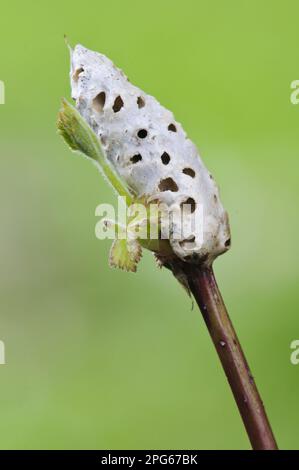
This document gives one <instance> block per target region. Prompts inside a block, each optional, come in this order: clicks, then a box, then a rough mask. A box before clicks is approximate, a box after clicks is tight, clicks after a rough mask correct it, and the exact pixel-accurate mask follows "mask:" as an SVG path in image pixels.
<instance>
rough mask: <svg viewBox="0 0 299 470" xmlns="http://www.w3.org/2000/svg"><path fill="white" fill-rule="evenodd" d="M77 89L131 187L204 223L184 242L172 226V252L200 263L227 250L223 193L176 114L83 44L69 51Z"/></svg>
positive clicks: (82, 108) (107, 150) (85, 114)
mask: <svg viewBox="0 0 299 470" xmlns="http://www.w3.org/2000/svg"><path fill="white" fill-rule="evenodd" d="M71 85H72V97H73V99H74V100H76V107H77V109H78V111H79V112H80V114H81V115H82V116H83V117H84V119H85V120H86V121H87V122H88V124H89V125H90V127H91V128H92V129H93V131H94V132H95V134H96V135H97V137H98V139H99V141H100V143H101V146H102V149H103V151H104V152H105V154H106V156H107V158H108V160H109V161H110V162H111V163H112V164H113V166H114V167H115V169H116V170H117V172H118V173H119V175H120V177H121V178H122V179H123V180H124V181H125V182H126V184H127V186H128V187H129V188H131V190H132V191H134V193H135V194H136V195H137V196H147V197H153V198H158V199H159V200H161V201H163V202H165V203H166V204H167V205H168V207H170V208H171V207H172V206H173V205H176V206H182V204H184V203H187V204H189V207H191V210H190V217H193V218H194V217H195V219H196V218H198V220H199V219H200V220H201V228H200V230H199V231H197V232H196V233H190V234H189V235H188V236H186V237H185V238H184V237H181V238H180V237H177V232H178V231H179V230H178V227H176V226H175V222H174V226H173V227H172V231H171V233H170V234H169V240H170V243H171V246H172V248H173V251H174V253H175V254H176V255H177V256H178V257H179V258H181V259H183V260H189V261H191V262H195V263H196V262H201V261H203V260H205V259H209V260H213V259H214V258H216V256H218V255H219V254H221V253H223V252H224V251H226V250H227V249H228V248H229V245H230V230H229V224H228V217H227V213H226V211H225V210H224V208H223V206H222V204H221V202H220V198H219V191H218V187H217V185H216V183H215V181H214V180H213V178H212V176H211V174H210V173H209V171H208V170H207V168H206V167H205V166H204V164H203V162H202V160H201V158H200V156H199V153H198V150H197V148H196V146H195V145H194V144H193V143H192V142H191V140H190V139H189V138H188V137H187V136H186V133H185V132H184V130H183V128H182V126H181V124H179V123H178V122H177V121H176V120H175V119H174V116H173V114H172V113H171V112H170V111H168V110H167V109H165V108H164V107H163V106H162V105H161V104H160V103H159V102H158V101H157V100H156V99H155V98H154V97H153V96H150V95H148V94H146V93H145V92H143V91H142V90H140V89H139V88H138V87H136V86H134V85H132V84H131V83H130V82H129V81H128V79H127V77H126V76H125V75H124V73H123V72H122V71H121V70H120V69H118V68H117V67H116V66H115V65H114V64H113V63H112V62H111V60H110V59H108V58H107V57H105V56H104V55H102V54H99V53H97V52H93V51H90V50H88V49H86V48H85V47H83V46H81V45H77V46H76V47H75V48H74V49H73V50H72V51H71ZM197 225H198V224H197ZM175 235H176V236H175Z"/></svg>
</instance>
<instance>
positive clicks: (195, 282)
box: [184, 264, 277, 450]
mask: <svg viewBox="0 0 299 470" xmlns="http://www.w3.org/2000/svg"><path fill="white" fill-rule="evenodd" d="M184 271H185V273H186V275H187V278H188V282H189V285H190V290H191V292H192V294H193V296H194V298H195V300H196V302H197V304H198V306H199V308H200V310H201V312H202V315H203V318H204V321H205V323H206V325H207V328H208V330H209V333H210V335H211V338H212V341H213V343H214V345H215V348H216V350H217V353H218V356H219V359H220V361H221V364H222V367H223V369H224V372H225V374H226V377H227V379H228V382H229V384H230V387H231V390H232V392H233V395H234V397H235V400H236V403H237V405H238V408H239V411H240V414H241V417H242V419H243V422H244V425H245V428H246V431H247V434H248V437H249V439H250V442H251V445H252V448H253V449H254V450H275V449H277V444H276V441H275V437H274V435H273V432H272V430H271V426H270V423H269V421H268V418H267V415H266V412H265V409H264V406H263V402H262V400H261V397H260V395H259V392H258V389H257V387H256V385H255V382H254V379H253V376H252V375H251V372H250V370H249V366H248V363H247V361H246V358H245V356H244V353H243V351H242V348H241V345H240V343H239V340H238V338H237V335H236V333H235V330H234V327H233V325H232V323H231V321H230V318H229V316H228V313H227V310H226V307H225V304H224V302H223V299H222V297H221V294H220V292H219V288H218V286H217V283H216V279H215V276H214V273H213V269H212V268H211V267H194V266H192V265H187V264H185V266H184Z"/></svg>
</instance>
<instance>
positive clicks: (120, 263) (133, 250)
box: [109, 239, 142, 272]
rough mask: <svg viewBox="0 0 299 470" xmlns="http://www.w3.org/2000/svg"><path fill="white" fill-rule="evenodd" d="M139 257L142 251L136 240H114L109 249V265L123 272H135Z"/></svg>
mask: <svg viewBox="0 0 299 470" xmlns="http://www.w3.org/2000/svg"><path fill="white" fill-rule="evenodd" d="M141 256H142V249H141V246H140V244H139V242H138V240H136V239H131V240H130V239H129V240H114V242H113V244H112V246H111V249H110V255H109V264H110V266H112V267H116V268H120V269H124V270H125V271H131V272H136V269H137V264H138V262H139V261H140V258H141Z"/></svg>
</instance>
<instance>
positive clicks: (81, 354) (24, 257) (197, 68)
mask: <svg viewBox="0 0 299 470" xmlns="http://www.w3.org/2000/svg"><path fill="white" fill-rule="evenodd" d="M298 15H299V5H298V2H297V1H295V0H294V1H290V0H287V1H284V2H272V1H263V2H260V1H257V0H254V1H252V0H251V1H241V2H240V1H226V2H222V1H195V0H193V1H192V0H185V1H184V2H178V1H177V2H174V1H173V0H172V1H170V0H163V1H161V0H151V1H150V2H140V1H134V0H126V1H121V0H118V1H113V0H110V1H109V2H103V1H90V0H86V1H84V2H79V1H65V2H61V1H57V0H52V1H51V2H45V1H40V2H35V1H28V0H26V1H24V2H20V1H18V2H17V1H13V0H11V1H10V2H6V3H5V5H4V4H2V5H1V28H0V79H1V80H3V81H4V82H5V85H6V104H5V105H2V106H0V132H1V140H0V152H1V161H0V175H1V183H0V192H1V194H0V204H1V214H2V216H1V240H0V241H1V244H0V250H1V258H0V259H1V270H0V277H1V282H0V290H1V292H0V294H1V317H0V339H1V340H3V341H4V342H5V346H6V362H7V364H6V365H2V366H0V417H1V418H0V447H1V448H9V449H11V448H17V449H19V448H22V449H23V448H25V449H27V448H33V449H39V448H51V449H52V448H59V449H60V448H61V449H76V448H86V449H89V448H102V449H116V448H121V449H138V448H147V449H153V448H156V449H176V448H181V449H191V448H196V449H227V448H233V449H243V448H249V443H248V440H247V437H246V435H245V432H244V429H243V426H242V423H241V420H240V418H239V415H238V412H237V410H236V406H235V404H234V402H233V399H232V396H231V392H230V390H229V387H228V385H227V383H226V379H225V377H224V374H223V372H222V370H221V367H220V365H219V363H218V359H217V357H216V353H215V351H214V349H213V346H212V344H211V341H210V339H209V336H208V334H207V331H206V327H205V325H204V323H203V320H202V318H201V315H200V313H199V312H198V310H197V308H194V310H193V311H192V310H191V301H190V300H189V299H188V298H187V296H186V295H185V293H184V292H183V290H182V289H181V288H180V286H179V285H178V284H177V283H176V282H175V280H174V279H173V278H172V277H171V275H170V274H169V273H168V272H166V271H165V270H162V271H159V270H158V269H157V268H156V267H155V263H154V260H153V258H152V256H151V254H149V253H146V254H145V255H144V257H143V260H142V262H141V264H140V265H139V270H138V273H137V274H125V273H123V272H121V271H116V270H111V269H109V267H108V263H107V257H108V250H109V245H110V242H108V241H99V240H97V239H96V238H95V235H94V227H95V223H96V218H95V215H94V210H95V207H96V205H98V204H99V203H101V202H111V203H116V199H115V197H114V194H113V193H112V191H111V190H110V189H109V188H108V187H107V186H106V183H105V182H104V181H103V180H102V178H101V176H100V175H99V174H98V173H97V171H96V170H95V168H94V167H93V166H92V165H91V164H90V163H89V162H88V161H87V160H84V159H81V158H79V157H77V156H74V155H73V154H71V152H70V151H69V150H68V149H67V147H66V146H65V145H64V143H63V141H62V140H61V138H60V137H59V136H58V135H57V134H56V129H55V122H56V115H57V111H58V109H59V106H60V98H61V97H62V96H65V97H67V98H69V97H70V87H69V78H68V74H69V56H68V51H67V49H66V47H65V44H64V40H63V35H64V34H67V35H68V37H69V40H70V42H71V43H72V44H75V43H76V42H80V43H82V44H83V45H85V46H86V47H89V48H91V49H94V50H98V51H100V52H102V53H104V54H106V55H108V56H109V57H110V58H111V59H112V60H113V61H114V62H115V63H116V64H117V65H118V66H119V67H121V68H123V70H124V71H125V73H126V74H127V75H128V76H129V78H130V80H131V81H132V82H133V83H134V84H137V85H138V86H140V87H141V88H143V89H144V90H145V91H147V92H148V93H150V94H152V95H154V96H156V97H157V98H158V99H159V100H160V101H161V102H162V103H163V104H164V105H165V106H166V107H168V108H170V109H171V110H172V111H173V112H174V113H175V116H176V118H177V119H178V120H179V121H180V122H182V123H183V125H184V128H185V130H186V131H187V133H188V135H189V136H190V137H191V138H192V140H194V141H195V142H196V144H197V145H198V147H199V150H200V152H201V155H202V157H203V159H204V161H205V163H206V165H207V166H208V168H209V169H210V170H211V171H212V173H213V174H214V176H215V178H216V180H217V181H218V183H219V185H220V188H221V193H222V199H223V202H224V204H225V206H226V207H227V209H228V211H229V214H230V220H231V228H232V239H233V245H232V249H231V251H230V252H229V253H228V254H227V255H225V256H224V257H222V258H221V259H219V260H218V261H217V262H216V265H215V270H216V274H217V278H218V282H219V284H220V287H221V290H222V292H223V296H224V298H225V300H226V302H227V306H228V309H229V311H230V315H231V317H232V320H233V322H234V324H235V327H236V329H237V332H238V333H239V336H240V340H241V342H242V344H243V347H244V349H245V352H246V354H247V356H248V360H249V363H250V365H251V368H252V371H253V374H254V376H255V378H256V380H257V384H258V385H259V387H260V391H261V394H262V397H263V399H264V402H265V404H266V408H267V410H268V413H269V417H270V420H271V422H272V425H273V428H274V431H275V433H276V435H277V439H278V443H279V445H280V446H281V447H282V448H293V449H294V448H295V449H296V448H297V449H298V448H299V447H298V445H299V437H298V422H299V402H298V388H299V365H298V366H293V365H291V363H290V353H291V350H290V343H291V341H292V340H294V339H299V321H298V300H299V292H298V274H299V267H298V235H297V233H298V228H299V227H298V225H299V223H298V215H297V207H298V203H299V201H298V170H299V162H298V150H299V144H298V123H299V105H298V106H294V105H292V104H291V103H290V92H291V91H290V83H291V82H292V81H293V80H295V79H299V54H298V52H299V49H298V43H299V42H298V26H299V23H298V22H299V20H298V18H299V16H298Z"/></svg>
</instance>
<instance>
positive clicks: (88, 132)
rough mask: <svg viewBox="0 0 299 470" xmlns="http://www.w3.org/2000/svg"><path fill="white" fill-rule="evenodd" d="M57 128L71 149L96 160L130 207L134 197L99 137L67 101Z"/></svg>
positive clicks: (61, 111) (63, 105) (63, 104)
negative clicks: (108, 157) (110, 159)
mask: <svg viewBox="0 0 299 470" xmlns="http://www.w3.org/2000/svg"><path fill="white" fill-rule="evenodd" d="M57 127H58V132H59V133H60V135H61V136H62V137H63V138H64V140H65V141H66V143H67V144H68V145H69V147H70V148H71V149H72V150H73V151H76V152H80V153H82V154H83V155H85V156H87V157H88V158H91V159H92V160H94V161H95V162H96V163H97V164H98V167H99V168H100V170H101V171H102V173H103V175H104V176H105V177H106V178H107V180H108V181H109V183H110V184H111V185H112V187H113V188H114V189H115V191H116V192H117V193H118V194H119V195H120V196H125V197H126V198H127V204H128V205H129V204H131V203H132V199H133V196H134V195H133V194H131V192H130V191H129V190H128V188H127V187H126V185H125V184H124V183H123V181H122V180H121V178H120V177H119V175H118V173H117V172H116V170H115V169H114V167H113V166H112V164H111V163H110V162H109V160H108V159H107V157H106V154H105V152H104V150H103V149H102V146H101V144H100V141H99V139H98V137H97V136H96V134H95V133H94V132H93V130H92V129H91V128H90V126H89V125H88V124H87V122H86V121H85V119H83V117H82V116H81V114H80V113H79V112H78V111H77V109H76V108H74V106H72V105H71V104H70V103H68V102H67V101H66V100H65V99H63V100H62V109H61V110H60V112H59V115H58V122H57Z"/></svg>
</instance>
